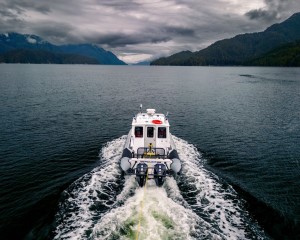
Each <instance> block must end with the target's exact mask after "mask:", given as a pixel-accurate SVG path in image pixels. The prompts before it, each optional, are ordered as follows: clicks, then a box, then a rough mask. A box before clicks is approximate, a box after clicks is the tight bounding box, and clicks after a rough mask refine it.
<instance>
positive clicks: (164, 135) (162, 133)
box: [157, 127, 167, 138]
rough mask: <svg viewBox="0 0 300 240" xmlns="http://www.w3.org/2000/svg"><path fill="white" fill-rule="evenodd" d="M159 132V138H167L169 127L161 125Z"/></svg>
mask: <svg viewBox="0 0 300 240" xmlns="http://www.w3.org/2000/svg"><path fill="white" fill-rule="evenodd" d="M157 132H158V133H157V134H158V138H167V128H165V127H159V128H158V131H157Z"/></svg>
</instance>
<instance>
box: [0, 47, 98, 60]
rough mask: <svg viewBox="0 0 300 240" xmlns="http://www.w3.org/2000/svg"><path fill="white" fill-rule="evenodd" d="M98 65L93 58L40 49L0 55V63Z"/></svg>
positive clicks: (21, 50)
mask: <svg viewBox="0 0 300 240" xmlns="http://www.w3.org/2000/svg"><path fill="white" fill-rule="evenodd" d="M1 62H5V63H44V64H48V63H52V64H99V62H98V61H97V60H96V59H95V58H90V57H86V56H81V55H76V54H64V53H53V52H50V51H45V50H40V49H36V50H35V49H16V50H11V51H8V52H5V53H3V54H2V55H0V63H1Z"/></svg>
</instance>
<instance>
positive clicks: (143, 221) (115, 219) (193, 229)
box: [92, 180, 218, 240]
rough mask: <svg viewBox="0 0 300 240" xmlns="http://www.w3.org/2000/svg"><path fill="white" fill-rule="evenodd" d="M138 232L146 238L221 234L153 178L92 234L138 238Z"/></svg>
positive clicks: (211, 236)
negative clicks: (158, 185) (212, 230)
mask: <svg viewBox="0 0 300 240" xmlns="http://www.w3.org/2000/svg"><path fill="white" fill-rule="evenodd" d="M139 222H140V226H139ZM199 226H202V227H201V231H202V232H200V228H199ZM203 230H205V231H203ZM137 234H138V236H139V239H145V240H150V239H192V237H191V236H192V235H195V236H196V235H197V236H199V235H200V234H201V235H202V236H203V235H204V236H205V237H207V238H209V239H214V238H218V236H217V235H215V234H213V233H211V232H210V230H209V226H208V225H207V224H205V223H204V222H203V221H202V219H201V218H199V217H198V216H197V215H196V214H195V213H194V212H193V211H192V210H191V209H188V208H185V207H184V206H182V205H180V204H178V203H176V202H175V201H173V200H172V199H171V198H169V197H168V195H167V192H166V190H165V189H164V188H159V187H156V185H155V182H154V181H153V180H150V181H148V183H147V187H146V189H144V188H137V189H136V192H135V195H134V196H132V197H130V198H129V199H127V200H126V202H125V203H124V205H123V206H121V207H119V208H115V209H112V210H111V211H110V212H108V213H107V214H105V215H104V216H103V217H102V218H101V220H100V221H99V222H98V223H97V224H96V225H95V227H94V230H93V234H92V238H93V239H136V236H137Z"/></svg>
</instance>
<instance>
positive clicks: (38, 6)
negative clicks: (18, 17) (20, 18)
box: [0, 0, 50, 14]
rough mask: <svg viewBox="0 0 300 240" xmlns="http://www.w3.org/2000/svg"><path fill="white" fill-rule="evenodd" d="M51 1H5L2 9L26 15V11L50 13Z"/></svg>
mask: <svg viewBox="0 0 300 240" xmlns="http://www.w3.org/2000/svg"><path fill="white" fill-rule="evenodd" d="M49 4H50V3H49V1H43V0H41V1H33V0H28V1H24V0H23V1H22V0H3V1H2V3H1V5H0V6H1V9H6V10H8V11H15V12H17V13H18V14H22V13H24V11H26V10H33V11H37V12H41V13H48V12H50V6H49Z"/></svg>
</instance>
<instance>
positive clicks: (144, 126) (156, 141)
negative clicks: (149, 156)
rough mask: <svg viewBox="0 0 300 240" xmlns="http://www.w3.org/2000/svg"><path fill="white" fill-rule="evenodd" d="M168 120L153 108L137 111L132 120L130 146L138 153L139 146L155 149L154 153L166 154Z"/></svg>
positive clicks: (168, 143)
mask: <svg viewBox="0 0 300 240" xmlns="http://www.w3.org/2000/svg"><path fill="white" fill-rule="evenodd" d="M169 127H170V124H169V121H168V119H167V117H166V116H165V115H164V114H161V113H159V114H157V113H156V112H155V109H147V112H146V113H138V114H137V115H136V116H135V117H134V118H133V120H132V129H131V140H130V148H131V149H132V151H133V152H134V153H137V154H139V153H138V149H139V148H147V149H149V148H150V149H156V151H157V152H156V154H158V155H167V153H168V151H169V150H170V137H169V134H170V132H169Z"/></svg>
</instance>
